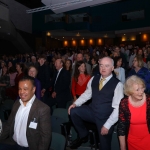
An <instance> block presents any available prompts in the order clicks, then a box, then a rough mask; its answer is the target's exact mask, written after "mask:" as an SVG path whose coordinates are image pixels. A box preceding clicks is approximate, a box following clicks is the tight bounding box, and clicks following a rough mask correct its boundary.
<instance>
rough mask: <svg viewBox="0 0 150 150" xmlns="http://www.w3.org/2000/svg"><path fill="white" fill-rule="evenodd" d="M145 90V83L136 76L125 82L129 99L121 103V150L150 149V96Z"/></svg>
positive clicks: (119, 122) (119, 129) (119, 127)
mask: <svg viewBox="0 0 150 150" xmlns="http://www.w3.org/2000/svg"><path fill="white" fill-rule="evenodd" d="M144 90H145V83H144V81H143V80H142V79H141V78H139V77H137V76H135V75H134V76H131V77H129V78H128V79H127V80H126V82H125V85H124V93H125V95H127V96H128V97H127V98H124V99H123V100H122V101H121V102H120V106H119V121H118V135H119V141H120V149H121V150H127V149H128V150H149V149H150V96H147V95H146V94H145V93H144Z"/></svg>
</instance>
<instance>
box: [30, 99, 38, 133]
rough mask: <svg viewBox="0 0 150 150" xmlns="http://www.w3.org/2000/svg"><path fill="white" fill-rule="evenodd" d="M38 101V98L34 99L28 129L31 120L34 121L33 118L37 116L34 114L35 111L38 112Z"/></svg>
mask: <svg viewBox="0 0 150 150" xmlns="http://www.w3.org/2000/svg"><path fill="white" fill-rule="evenodd" d="M37 102H38V100H37V98H35V100H34V102H33V104H32V106H31V109H30V112H29V116H28V122H27V129H28V127H29V124H30V122H31V121H33V119H34V117H35V116H34V113H35V112H36V106H37ZM27 131H28V130H27Z"/></svg>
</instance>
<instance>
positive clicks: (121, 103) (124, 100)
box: [120, 97, 128, 106]
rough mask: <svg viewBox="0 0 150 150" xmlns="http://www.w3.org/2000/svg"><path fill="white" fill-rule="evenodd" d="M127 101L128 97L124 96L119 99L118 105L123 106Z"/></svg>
mask: <svg viewBox="0 0 150 150" xmlns="http://www.w3.org/2000/svg"><path fill="white" fill-rule="evenodd" d="M127 103H128V97H124V98H123V99H122V100H121V101H120V105H121V106H124V105H126V104H127Z"/></svg>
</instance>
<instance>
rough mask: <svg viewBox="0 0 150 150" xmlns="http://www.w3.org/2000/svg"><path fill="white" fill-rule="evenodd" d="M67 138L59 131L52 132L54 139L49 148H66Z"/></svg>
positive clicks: (61, 149)
mask: <svg viewBox="0 0 150 150" xmlns="http://www.w3.org/2000/svg"><path fill="white" fill-rule="evenodd" d="M65 144H66V139H65V137H64V136H63V135H61V134H59V133H55V132H52V141H51V145H50V149H49V150H51V149H52V150H64V149H65Z"/></svg>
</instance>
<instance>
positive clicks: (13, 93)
mask: <svg viewBox="0 0 150 150" xmlns="http://www.w3.org/2000/svg"><path fill="white" fill-rule="evenodd" d="M16 70H17V75H16V77H15V85H14V86H12V87H10V88H7V89H6V94H7V96H9V97H10V98H11V99H13V100H16V99H17V98H18V83H19V80H20V79H21V78H22V77H23V76H24V71H25V65H24V64H23V63H22V62H20V63H16Z"/></svg>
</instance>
